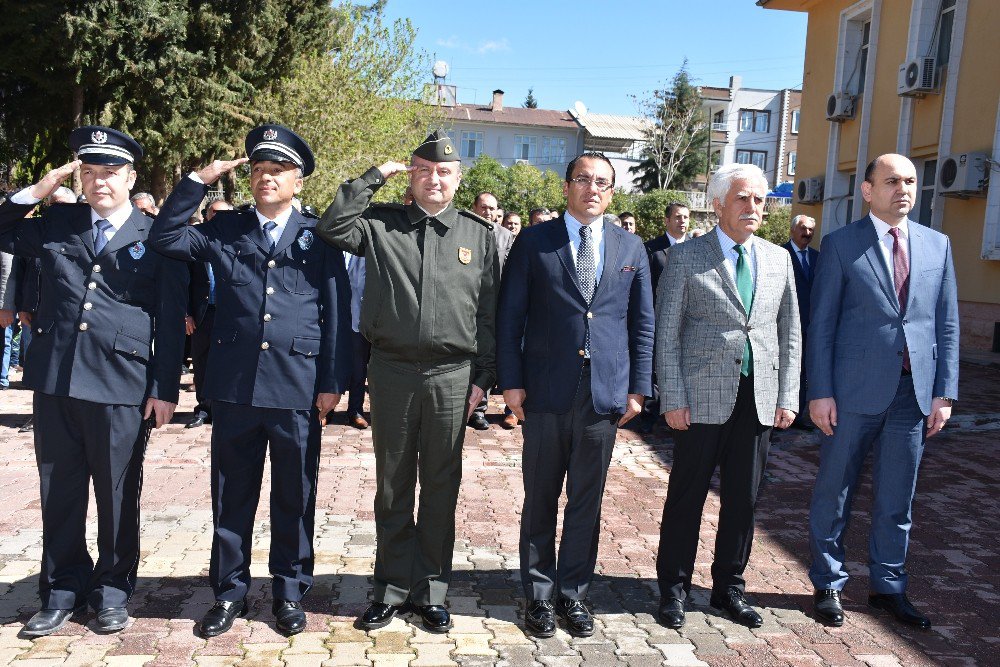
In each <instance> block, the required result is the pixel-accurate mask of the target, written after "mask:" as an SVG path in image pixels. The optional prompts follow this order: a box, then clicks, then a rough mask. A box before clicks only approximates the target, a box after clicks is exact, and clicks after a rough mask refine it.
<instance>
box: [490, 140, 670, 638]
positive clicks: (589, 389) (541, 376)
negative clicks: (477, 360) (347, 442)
mask: <svg viewBox="0 0 1000 667" xmlns="http://www.w3.org/2000/svg"><path fill="white" fill-rule="evenodd" d="M614 180H615V171H614V168H613V167H612V165H611V162H610V161H609V160H608V159H607V158H606V157H605V156H604V155H603V154H601V153H584V154H583V155H581V156H579V157H578V158H576V159H574V160H573V161H572V162H570V164H569V167H568V168H567V170H566V183H565V184H564V185H563V194H564V195H565V197H566V213H565V214H564V215H562V216H559V217H558V218H556V219H554V220H550V221H547V222H543V223H540V224H537V225H532V226H530V227H528V228H526V229H524V230H522V231H521V233H520V234H519V235H518V237H517V241H516V242H515V243H514V248H513V249H512V250H511V254H510V257H509V258H508V260H507V267H506V268H507V272H506V274H505V276H504V280H503V283H502V285H501V288H500V305H499V308H498V310H497V362H498V363H497V369H498V374H499V380H500V381H499V385H500V388H501V389H503V390H504V392H503V393H504V400H505V401H506V403H507V405H508V407H510V409H511V410H512V411H513V412H514V414H515V415H516V416H517V417H518V418H519V419H522V420H523V421H524V450H523V469H524V473H523V474H524V509H523V512H522V514H521V554H520V555H521V583H522V585H523V587H524V593H525V596H526V597H527V599H528V607H527V611H526V613H525V625H526V626H527V630H528V632H530V633H531V634H533V635H535V636H537V637H551V636H552V635H553V634H554V633H555V630H556V614H558V615H559V616H561V617H562V618H563V620H564V622H565V624H566V629H567V631H569V632H570V634H572V635H574V636H577V637H588V636H590V635H592V634H593V633H594V620H593V617H592V616H591V612H590V610H589V609H588V607H587V602H586V598H587V591H588V589H589V587H590V581H591V579H592V578H593V575H594V566H595V563H596V562H597V545H598V538H599V535H600V519H601V498H602V496H603V494H604V484H605V481H606V479H607V472H608V466H609V464H610V462H611V452H612V449H613V447H614V443H615V437H616V435H617V430H618V427H619V426H622V425H623V424H625V423H626V422H628V421H629V420H630V419H631V418H632V417H634V416H635V415H637V414H638V413H639V411H640V409H641V407H642V400H643V397H644V396H646V395H648V394H649V393H650V391H651V379H650V375H651V372H652V356H653V295H652V293H651V291H650V284H649V264H648V260H647V258H646V251H645V249H644V248H643V245H642V241H641V240H640V239H639V237H637V236H635V235H634V234H630V233H628V232H626V231H625V230H624V229H622V228H621V227H618V226H616V225H614V224H612V223H610V222H607V221H605V216H604V212H605V210H606V209H607V207H608V204H609V203H611V195H612V189H613V188H614ZM564 480H565V481H566V495H567V503H566V509H565V511H564V514H563V531H562V542H561V544H560V546H559V557H558V560H557V558H556V539H555V538H556V522H557V518H558V517H557V515H558V507H559V497H560V495H561V493H562V488H563V481H564ZM553 602H554V603H555V604H554V605H553Z"/></svg>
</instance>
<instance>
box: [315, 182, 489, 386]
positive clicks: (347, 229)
mask: <svg viewBox="0 0 1000 667" xmlns="http://www.w3.org/2000/svg"><path fill="white" fill-rule="evenodd" d="M384 183H385V180H384V179H383V178H382V174H381V172H379V170H378V169H377V168H372V169H369V170H368V171H367V172H365V174H364V175H363V176H361V178H357V179H355V180H353V181H350V182H348V183H345V184H344V185H342V186H340V189H339V190H338V191H337V197H336V199H334V202H333V204H331V205H330V208H328V209H327V211H326V213H324V214H323V218H322V220H321V221H320V222H319V224H318V225H317V226H316V231H317V233H318V234H319V236H320V237H321V238H322V239H324V240H325V241H328V242H329V243H331V244H333V245H334V246H336V247H338V248H340V249H342V250H346V251H348V252H351V253H354V254H355V255H362V256H363V257H364V258H365V270H366V275H365V291H364V299H363V301H362V305H361V323H360V329H361V334H362V335H363V336H364V337H365V338H367V339H368V340H369V341H370V342H371V344H372V348H373V350H374V352H375V354H378V355H380V356H381V358H383V359H385V360H386V361H389V362H390V363H391V362H393V361H397V362H404V363H408V364H417V366H418V368H423V367H425V366H426V367H431V366H435V367H447V366H448V365H450V364H453V363H454V364H458V363H464V362H467V361H468V360H469V359H472V363H473V374H472V381H473V383H474V384H476V386H478V387H481V388H483V389H487V388H489V387H492V386H493V384H494V383H495V382H496V358H495V357H496V332H495V319H496V312H495V311H496V296H497V290H498V289H499V282H500V264H499V261H498V259H497V249H496V240H495V239H494V236H493V232H492V225H491V224H490V223H488V222H486V221H485V220H483V219H482V218H480V217H479V216H477V215H475V214H473V213H469V212H467V211H460V210H458V209H456V208H455V207H453V206H450V205H449V206H448V207H447V208H446V209H445V210H444V211H442V212H441V213H439V214H438V215H436V216H428V215H427V213H425V212H424V211H423V210H422V209H421V208H420V207H419V206H417V205H416V204H411V205H410V206H405V207H404V206H401V205H399V204H375V205H372V206H369V204H370V202H371V198H372V196H373V195H374V193H375V191H376V190H378V188H379V187H381V186H382V185H383V184H384ZM425 220H426V225H424V224H422V223H424V221H425ZM341 264H343V260H341Z"/></svg>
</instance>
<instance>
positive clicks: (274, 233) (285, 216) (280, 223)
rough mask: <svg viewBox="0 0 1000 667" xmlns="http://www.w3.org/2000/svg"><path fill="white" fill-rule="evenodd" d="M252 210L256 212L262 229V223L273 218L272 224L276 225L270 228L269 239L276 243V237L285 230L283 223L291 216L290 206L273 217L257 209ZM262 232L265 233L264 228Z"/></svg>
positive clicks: (278, 237)
mask: <svg viewBox="0 0 1000 667" xmlns="http://www.w3.org/2000/svg"><path fill="white" fill-rule="evenodd" d="M253 212H254V213H256V214H257V220H259V221H260V228H261V229H264V225H266V224H267V222H268V220H274V224H276V225H277V227H275V228H274V229H272V230H271V240H272V241H274V242H275V243H277V242H278V239H280V238H281V233H282V232H283V231H285V225H287V224H288V219H289V218H290V217H292V207H291V206H289V207H288V208H287V209H286V210H285V211H284V212H283V213H280V214H279V215H278V216H276V217H274V218H269V217H267V216H266V215H264V214H262V213H261V212H260V211H258V210H257V209H254V210H253ZM264 233H265V234H267V230H266V229H264Z"/></svg>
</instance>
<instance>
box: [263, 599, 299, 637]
mask: <svg viewBox="0 0 1000 667" xmlns="http://www.w3.org/2000/svg"><path fill="white" fill-rule="evenodd" d="M271 613H272V614H274V621H275V625H277V626H278V629H279V630H281V631H282V632H284V633H285V634H286V635H297V634H299V633H300V632H302V631H303V630H305V629H306V612H304V611H302V605H301V604H299V603H298V602H293V601H292V600H275V601H274V602H273V603H272V604H271Z"/></svg>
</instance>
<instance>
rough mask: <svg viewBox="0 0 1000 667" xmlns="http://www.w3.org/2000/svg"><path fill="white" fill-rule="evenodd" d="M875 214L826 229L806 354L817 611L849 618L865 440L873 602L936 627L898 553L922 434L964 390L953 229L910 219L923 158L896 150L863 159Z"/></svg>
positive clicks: (937, 425)
mask: <svg viewBox="0 0 1000 667" xmlns="http://www.w3.org/2000/svg"><path fill="white" fill-rule="evenodd" d="M861 194H862V196H864V199H865V201H867V202H868V203H869V205H870V209H871V212H870V214H869V215H868V216H866V217H864V218H862V219H861V220H858V221H857V222H854V223H851V224H849V225H847V226H846V227H844V228H842V229H838V230H836V231H834V232H831V233H830V234H828V235H827V236H826V238H824V239H823V251H822V252H821V253H820V256H819V262H818V263H817V266H816V282H815V284H814V286H813V292H812V314H811V316H812V317H811V320H810V323H809V347H808V348H807V350H806V363H807V365H808V373H809V399H810V400H809V412H810V414H811V416H812V420H813V422H814V423H815V424H816V426H818V427H819V429H820V430H821V431H822V432H823V434H824V435H826V436H827V437H825V438H824V439H823V442H822V446H821V449H820V463H819V472H818V474H817V477H816V487H815V489H814V490H813V498H812V507H811V509H810V513H809V534H810V547H811V550H812V566H811V567H810V569H809V578H810V579H811V580H812V583H813V586H814V587H815V589H816V590H815V598H814V599H815V608H816V614H817V616H819V617H820V619H822V620H823V621H824V622H826V623H828V624H830V625H834V626H839V625H841V624H843V622H844V611H843V607H842V605H841V602H840V591H841V590H842V589H843V588H844V585H845V584H846V583H847V568H846V567H845V552H844V541H843V540H844V529H845V527H846V526H847V522H848V520H849V518H850V507H851V497H852V495H853V493H854V490H855V487H856V485H857V478H858V473H859V472H860V471H861V467H862V465H863V463H864V460H865V458H866V456H867V455H868V452H869V451H873V452H874V464H873V466H872V488H873V490H874V494H875V497H874V500H873V502H872V516H871V536H870V540H869V549H868V563H869V565H868V569H869V575H870V581H869V587H870V588H869V591H870V592H869V595H868V604H869V605H870V606H872V607H874V608H877V609H884V610H886V611H888V612H889V613H891V614H892V615H893V616H894V617H895V618H896V619H898V620H899V621H901V622H903V623H906V624H908V625H913V626H916V627H919V628H929V627H930V620H929V619H928V618H927V617H926V616H924V615H923V614H922V613H920V612H919V611H917V609H916V608H914V606H913V605H912V604H911V603H910V601H909V600H908V599H907V597H906V584H907V574H906V568H905V565H904V563H905V562H906V551H907V546H908V544H909V537H910V525H911V507H912V503H913V494H914V490H915V489H916V483H917V468H918V467H919V465H920V457H921V454H922V453H923V450H924V441H925V440H926V438H929V437H931V436H933V435H934V434H935V433H937V432H938V431H940V430H941V428H942V427H943V426H944V425H945V423H946V422H947V421H948V418H949V417H950V416H951V404H952V401H954V400H955V398H957V396H958V339H959V329H958V297H957V293H956V288H955V268H954V266H953V264H952V255H951V242H950V240H949V239H948V237H947V236H945V235H944V234H941V233H940V232H937V231H934V230H933V229H928V228H927V227H923V226H921V225H919V224H917V223H915V222H913V221H912V220H909V219H907V214H908V213H909V212H910V210H911V209H912V208H913V202H914V200H915V199H916V195H917V172H916V169H915V168H914V166H913V163H912V162H910V161H909V160H908V159H906V158H905V157H903V156H902V155H891V154H890V155H882V156H879V157H877V158H875V159H874V160H873V161H872V162H871V164H869V165H868V168H867V169H866V170H865V180H864V183H862V184H861Z"/></svg>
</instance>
